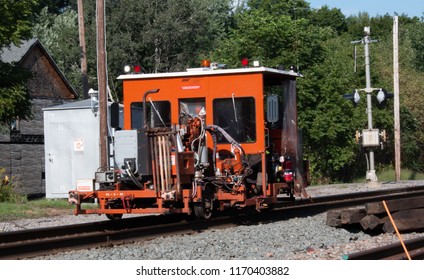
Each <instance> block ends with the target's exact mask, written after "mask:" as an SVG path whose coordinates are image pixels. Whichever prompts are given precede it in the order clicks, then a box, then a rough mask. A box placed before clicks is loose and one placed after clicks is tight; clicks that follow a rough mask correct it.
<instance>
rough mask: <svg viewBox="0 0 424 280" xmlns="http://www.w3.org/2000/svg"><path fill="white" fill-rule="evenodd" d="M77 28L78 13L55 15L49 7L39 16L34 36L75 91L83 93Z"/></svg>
mask: <svg viewBox="0 0 424 280" xmlns="http://www.w3.org/2000/svg"><path fill="white" fill-rule="evenodd" d="M76 26H78V15H77V12H76V11H73V10H67V11H65V12H63V13H61V14H59V15H55V14H52V13H49V12H48V7H45V8H44V9H43V10H41V12H40V15H39V16H38V19H37V24H35V26H34V28H33V34H34V37H37V38H38V39H39V40H40V41H41V42H42V44H43V46H44V47H45V48H46V49H47V50H48V51H49V53H50V54H51V55H52V56H53V58H54V59H55V63H56V65H57V66H58V67H59V69H60V70H61V71H62V72H63V73H65V76H66V78H67V79H68V80H69V81H70V83H71V84H72V85H73V87H74V88H75V90H76V91H77V92H80V93H81V92H82V84H81V70H80V50H79V37H78V28H76Z"/></svg>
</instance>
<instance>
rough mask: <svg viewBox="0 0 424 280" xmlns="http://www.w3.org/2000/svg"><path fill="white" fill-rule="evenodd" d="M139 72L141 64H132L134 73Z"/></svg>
mask: <svg viewBox="0 0 424 280" xmlns="http://www.w3.org/2000/svg"><path fill="white" fill-rule="evenodd" d="M140 72H141V66H140V65H135V66H134V73H140Z"/></svg>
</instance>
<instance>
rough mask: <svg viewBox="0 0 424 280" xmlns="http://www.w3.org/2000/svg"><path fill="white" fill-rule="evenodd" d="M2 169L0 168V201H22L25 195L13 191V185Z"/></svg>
mask: <svg viewBox="0 0 424 280" xmlns="http://www.w3.org/2000/svg"><path fill="white" fill-rule="evenodd" d="M4 173H5V171H4V169H0V179H1V182H0V202H12V203H22V202H25V201H26V197H25V196H23V195H21V194H19V193H17V192H15V190H14V188H15V185H14V183H13V181H11V180H10V178H8V177H7V176H6V175H5V174H4Z"/></svg>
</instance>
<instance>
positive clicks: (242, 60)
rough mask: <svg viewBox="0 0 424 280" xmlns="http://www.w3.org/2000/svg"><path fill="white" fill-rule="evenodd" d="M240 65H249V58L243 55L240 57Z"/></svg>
mask: <svg viewBox="0 0 424 280" xmlns="http://www.w3.org/2000/svg"><path fill="white" fill-rule="evenodd" d="M241 65H243V66H244V67H246V66H248V65H249V60H248V59H247V58H246V57H243V58H242V59H241Z"/></svg>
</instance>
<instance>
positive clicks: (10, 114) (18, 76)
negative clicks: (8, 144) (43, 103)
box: [0, 62, 32, 126]
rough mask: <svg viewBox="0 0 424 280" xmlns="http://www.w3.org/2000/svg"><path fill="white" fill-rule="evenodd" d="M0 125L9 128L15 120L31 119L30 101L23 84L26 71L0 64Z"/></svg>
mask: <svg viewBox="0 0 424 280" xmlns="http://www.w3.org/2000/svg"><path fill="white" fill-rule="evenodd" d="M0 77H1V79H0V125H1V126H9V125H10V123H11V122H12V121H13V120H15V119H16V118H19V119H22V120H28V119H30V118H31V117H32V112H31V100H30V96H29V92H28V90H27V88H26V86H25V82H26V81H27V80H28V79H29V78H30V73H28V71H26V70H24V69H22V68H19V67H17V66H13V65H10V64H7V63H2V62H0Z"/></svg>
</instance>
